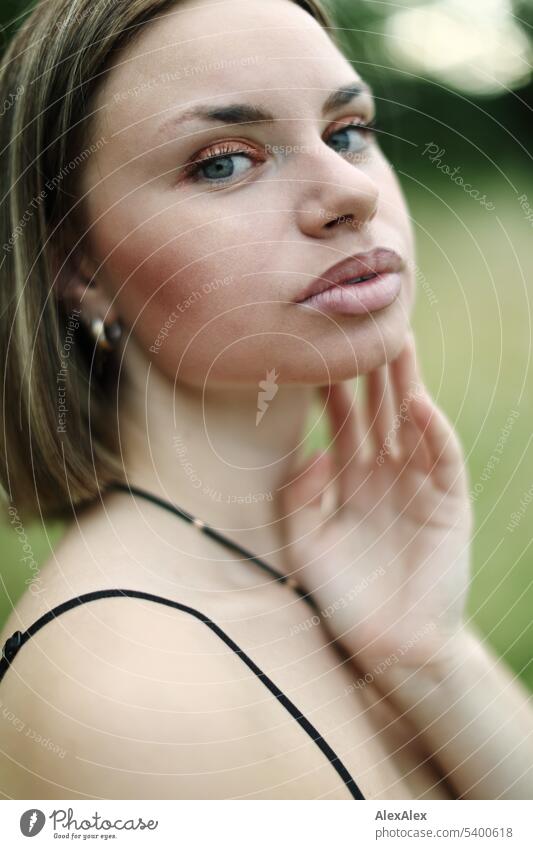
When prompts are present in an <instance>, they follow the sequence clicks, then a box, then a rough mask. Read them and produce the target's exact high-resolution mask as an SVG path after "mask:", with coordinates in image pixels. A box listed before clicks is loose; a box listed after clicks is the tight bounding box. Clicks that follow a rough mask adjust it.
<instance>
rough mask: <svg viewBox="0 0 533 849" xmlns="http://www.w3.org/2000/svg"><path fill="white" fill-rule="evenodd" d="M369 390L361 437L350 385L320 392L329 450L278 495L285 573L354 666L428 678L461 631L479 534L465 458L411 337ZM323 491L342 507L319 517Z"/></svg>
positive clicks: (379, 371) (369, 381)
mask: <svg viewBox="0 0 533 849" xmlns="http://www.w3.org/2000/svg"><path fill="white" fill-rule="evenodd" d="M366 381H367V401H366V408H367V415H366V420H367V424H366V425H364V424H363V416H362V414H361V411H356V410H355V401H354V399H353V397H352V393H351V390H350V389H349V388H348V387H347V385H345V384H342V383H341V384H336V385H334V386H331V387H326V388H324V389H321V390H320V392H321V395H322V397H323V399H324V401H325V405H326V410H327V413H328V416H329V423H330V429H331V448H330V449H329V450H327V451H326V452H324V453H322V454H321V455H320V456H319V457H318V458H317V457H316V456H314V457H312V458H311V459H310V460H309V461H308V462H307V463H305V464H304V465H303V467H302V468H300V469H297V470H295V471H294V472H293V474H292V475H291V480H290V481H288V482H287V484H286V486H285V487H284V489H282V491H281V494H282V502H281V504H282V515H283V519H282V524H283V530H284V535H285V543H286V545H287V553H288V557H289V566H290V569H291V572H292V573H293V575H294V578H295V579H296V580H297V581H298V582H299V584H300V585H301V586H302V587H303V588H304V589H305V590H306V591H307V592H309V593H311V595H312V596H313V598H314V600H315V602H316V603H317V605H318V607H319V608H320V610H321V611H322V618H323V621H324V622H325V624H326V625H327V627H328V629H329V630H330V632H331V634H332V636H333V639H334V640H336V641H338V642H340V643H341V644H342V645H343V647H344V648H345V649H346V650H347V651H348V652H349V654H350V655H351V656H355V655H357V656H358V660H359V661H360V662H362V663H363V665H366V664H367V663H370V662H371V663H375V662H377V661H383V660H387V659H390V658H392V660H391V661H390V662H392V663H397V662H399V663H400V664H401V665H407V666H410V667H412V666H419V665H420V666H422V665H424V664H426V663H430V662H432V660H433V658H435V656H436V653H438V652H439V651H440V652H442V651H445V649H446V646H447V645H451V643H452V639H451V638H452V637H453V636H454V635H455V634H456V633H458V632H459V630H460V628H461V625H462V617H463V610H464V605H465V600H466V592H467V587H468V581H469V558H470V536H471V531H472V513H471V507H470V501H469V499H468V496H467V490H468V481H467V475H466V471H465V467H464V462H463V457H462V449H461V446H460V443H459V440H458V438H457V436H456V434H455V432H454V430H453V428H452V426H451V425H450V423H449V422H448V420H447V419H446V417H445V416H444V414H443V413H442V412H441V411H440V410H439V409H438V407H437V406H436V405H435V403H434V402H433V400H432V399H431V398H430V396H429V394H428V392H427V389H426V388H425V387H424V386H423V384H422V381H421V379H420V375H419V372H418V367H417V363H416V353H415V342H414V337H413V336H412V334H409V336H408V339H407V342H406V345H405V347H404V349H403V350H402V352H401V353H400V355H399V356H398V357H397V358H396V360H394V361H393V362H392V363H390V364H389V365H384V366H382V367H380V368H378V369H376V370H375V371H374V372H372V373H370V374H368V375H367V377H366ZM365 448H366V453H365ZM326 490H327V492H328V494H331V492H332V491H333V493H334V499H335V502H336V504H335V506H334V508H333V509H332V511H331V512H330V515H329V516H327V517H324V515H323V513H321V502H322V497H323V495H324V493H325V491H326Z"/></svg>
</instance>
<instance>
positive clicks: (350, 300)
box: [299, 271, 402, 315]
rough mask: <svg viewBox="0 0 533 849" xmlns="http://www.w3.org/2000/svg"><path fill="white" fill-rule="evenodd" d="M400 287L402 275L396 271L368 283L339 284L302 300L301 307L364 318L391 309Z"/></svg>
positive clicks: (379, 275) (374, 278)
mask: <svg viewBox="0 0 533 849" xmlns="http://www.w3.org/2000/svg"><path fill="white" fill-rule="evenodd" d="M401 288H402V276H401V274H400V273H399V272H397V271H394V272H389V273H388V274H378V275H377V276H376V277H373V278H372V280H367V281H366V283H339V284H338V285H336V286H332V287H331V288H330V289H326V290H325V292H320V293H319V294H318V295H311V297H310V298H306V299H305V301H299V304H300V306H304V307H312V308H313V309H316V310H320V311H321V312H326V313H342V314H343V315H365V314H366V313H369V312H376V310H381V309H383V308H384V307H388V306H389V304H392V303H393V301H395V300H396V298H397V297H398V295H399V294H400V290H401Z"/></svg>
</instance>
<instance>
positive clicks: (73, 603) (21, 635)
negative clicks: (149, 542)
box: [0, 589, 365, 799]
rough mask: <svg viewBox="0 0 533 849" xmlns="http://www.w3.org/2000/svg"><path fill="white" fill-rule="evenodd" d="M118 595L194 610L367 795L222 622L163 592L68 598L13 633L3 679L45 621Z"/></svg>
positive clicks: (0, 662) (353, 787)
mask: <svg viewBox="0 0 533 849" xmlns="http://www.w3.org/2000/svg"><path fill="white" fill-rule="evenodd" d="M117 597H129V598H139V599H144V600H145V601H155V602H158V603H159V604H165V605H167V607H173V608H175V609H176V610H181V611H183V612H184V613H190V614H191V616H194V617H196V619H199V620H200V622H203V623H204V625H207V627H208V628H210V629H211V631H213V633H214V634H216V635H217V637H220V639H221V640H223V641H224V643H226V645H227V646H229V648H230V649H232V651H234V652H235V654H237V655H239V657H240V659H241V660H242V661H243V663H245V664H246V666H247V667H248V668H249V669H250V670H251V671H252V672H253V673H254V675H256V676H257V677H258V678H259V679H260V680H261V681H262V683H263V684H264V685H265V687H266V688H267V689H268V690H270V692H271V693H272V695H274V696H275V697H276V698H277V700H278V701H279V702H280V704H281V705H283V707H284V708H285V709H286V710H287V711H288V712H289V713H290V715H291V716H292V717H293V719H295V720H296V722H297V723H298V724H299V725H300V727H301V728H302V729H303V730H304V731H305V732H306V734H308V736H309V737H311V739H312V740H313V741H314V742H315V743H316V745H317V746H318V748H319V749H320V751H321V752H322V753H323V754H324V755H325V756H326V758H327V759H328V760H329V762H330V764H331V765H332V767H333V768H334V769H335V770H336V772H337V773H338V775H339V776H340V777H341V779H342V780H343V782H344V783H345V785H346V787H347V789H348V790H349V792H350V793H351V795H352V797H353V798H354V799H364V798H365V797H364V796H363V794H362V793H361V791H360V789H359V787H358V786H357V784H356V783H355V781H354V779H353V778H352V776H351V775H350V773H349V772H348V770H347V769H346V767H345V766H344V764H343V763H342V761H341V760H340V758H339V757H338V756H337V755H336V754H335V752H334V751H333V749H332V748H331V746H330V745H329V744H328V743H326V741H325V740H324V738H323V737H322V736H321V735H320V734H319V732H318V731H317V730H316V728H315V727H314V725H312V724H311V722H309V720H308V719H307V718H306V717H305V716H304V715H303V714H302V713H301V711H299V710H298V708H297V707H296V705H295V704H294V703H293V702H291V700H290V699H289V698H288V697H287V696H286V695H285V694H284V693H283V692H282V691H281V690H280V689H279V687H278V686H277V685H276V684H275V683H274V682H273V681H272V680H271V679H270V678H269V677H268V676H267V675H265V673H264V672H263V671H262V670H261V669H260V668H259V667H258V666H257V664H256V663H254V661H253V660H252V659H251V658H250V657H248V655H247V654H246V653H245V652H244V651H243V650H242V649H241V648H239V646H238V645H237V644H236V643H235V642H234V641H233V640H232V639H231V637H229V636H228V635H227V634H226V633H225V631H223V630H222V629H221V628H220V627H219V626H218V625H216V624H215V623H214V622H213V621H212V620H211V619H209V618H208V617H207V616H205V614H203V613H200V611H198V610H195V609H194V608H193V607H188V606H187V605H185V604H180V603H179V602H177V601H171V600H170V599H167V598H163V597H162V596H157V595H152V594H151V593H145V592H141V591H139V590H119V589H115V590H97V591H95V592H92V593H85V594H84V595H81V596H77V597H75V598H71V599H69V600H68V601H65V602H63V603H62V604H59V605H58V606H57V607H54V608H52V610H49V611H48V612H47V613H45V614H44V615H43V616H41V617H40V618H39V619H37V620H36V621H35V622H33V623H32V624H31V625H30V626H29V628H27V630H26V631H16V632H15V633H14V634H13V636H12V637H10V638H9V639H8V640H7V641H6V643H5V646H4V648H3V651H2V658H1V659H0V683H1V681H2V679H3V677H4V675H5V674H6V672H7V670H8V669H9V666H10V664H11V662H12V661H13V659H14V657H15V656H16V655H17V653H18V652H19V650H20V649H21V648H22V646H23V645H24V644H25V643H27V642H28V640H29V639H30V638H31V637H33V635H34V634H36V633H37V631H40V629H41V628H43V627H44V626H45V625H47V624H48V623H49V622H52V620H54V619H55V618H56V617H57V616H60V615H61V614H62V613H65V612H66V611H67V610H71V609H72V608H74V607H77V606H79V605H81V604H85V603H86V602H89V601H97V600H98V599H101V598H117Z"/></svg>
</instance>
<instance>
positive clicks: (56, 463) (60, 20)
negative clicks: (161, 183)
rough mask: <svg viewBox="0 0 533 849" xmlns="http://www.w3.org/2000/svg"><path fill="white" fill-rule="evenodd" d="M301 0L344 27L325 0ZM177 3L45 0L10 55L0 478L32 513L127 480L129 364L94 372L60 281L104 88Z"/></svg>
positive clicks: (77, 227) (2, 137)
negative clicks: (121, 415)
mask: <svg viewBox="0 0 533 849" xmlns="http://www.w3.org/2000/svg"><path fill="white" fill-rule="evenodd" d="M267 1H268V0H265V2H267ZM292 2H295V3H297V5H299V6H301V7H302V8H304V9H305V10H306V11H308V12H309V13H311V14H312V15H313V17H314V18H315V19H316V20H317V21H318V22H319V23H320V24H321V25H322V26H323V27H324V28H326V29H328V30H330V29H331V28H332V22H331V20H330V18H329V15H328V13H327V12H326V11H325V10H324V8H323V7H322V6H321V4H320V2H319V0H292ZM178 4H179V0H96V2H95V0H48V2H40V3H38V4H37V6H36V7H34V9H33V10H32V12H31V14H29V16H28V17H27V18H26V20H25V21H24V23H23V24H22V26H21V27H20V29H19V30H18V32H17V33H16V35H15V36H14V38H13V40H12V41H11V43H10V45H9V48H8V50H7V51H6V53H5V54H4V56H3V57H2V68H1V70H0V107H1V108H0V111H1V112H2V120H1V121H0V189H1V204H2V206H1V215H0V262H1V264H0V321H1V326H0V362H1V363H3V373H2V378H3V379H2V396H1V402H0V411H1V424H2V427H1V432H0V485H1V487H2V488H3V490H4V492H5V494H6V495H7V496H8V498H9V499H10V501H11V502H12V503H13V504H14V505H15V506H16V508H17V510H18V511H19V513H21V514H23V515H25V516H26V517H30V518H31V517H33V516H41V517H42V518H51V517H66V516H68V515H69V514H71V513H72V509H73V508H74V507H75V506H76V505H80V504H82V503H84V502H89V501H92V500H93V499H94V498H95V497H97V496H98V493H99V492H100V490H101V489H105V487H106V486H107V485H109V483H110V482H111V481H113V480H123V479H124V472H123V469H122V466H121V463H120V457H119V451H118V428H117V422H116V421H115V420H114V419H113V416H114V415H116V403H115V402H116V392H117V387H118V363H117V362H115V361H114V357H113V355H110V357H109V358H108V360H107V361H106V365H105V369H103V370H102V374H101V375H100V374H95V371H94V367H93V366H94V356H95V343H94V341H91V338H90V335H89V334H84V333H83V331H82V332H80V321H79V314H78V315H77V314H76V313H71V314H70V315H68V314H67V312H66V310H65V306H64V304H62V302H61V301H60V299H58V298H57V297H56V292H57V281H58V279H59V277H60V274H67V272H68V269H69V268H71V267H73V265H74V264H75V262H76V256H77V251H76V249H77V247H78V243H79V241H80V239H79V236H78V234H79V233H83V232H85V230H84V227H83V224H84V222H83V213H82V209H81V208H80V201H79V199H78V196H77V191H76V189H77V185H78V182H77V181H78V179H79V176H80V173H79V172H80V171H81V170H82V167H83V163H84V162H85V161H86V160H87V159H88V158H89V157H90V156H91V155H92V154H93V153H94V152H95V150H96V149H97V146H98V144H99V142H98V141H97V142H96V144H92V145H88V143H87V140H88V139H90V138H91V135H90V132H89V125H90V119H91V109H90V104H91V100H92V98H93V95H94V94H95V92H96V90H97V89H98V87H99V86H100V85H101V84H102V82H103V80H104V78H105V72H106V70H107V68H108V67H109V63H110V60H111V59H112V58H114V57H115V56H116V54H117V52H118V51H119V50H120V49H121V48H123V47H125V46H126V44H130V43H131V42H132V40H133V39H134V38H135V36H136V35H137V34H138V33H139V32H140V31H141V30H142V26H143V24H145V23H146V22H148V21H151V20H153V19H154V18H155V17H156V16H157V15H158V14H159V13H163V12H165V11H166V10H167V9H168V8H170V7H173V6H176V5H178ZM79 166H81V167H79ZM58 402H59V403H58ZM67 411H68V427H65V426H64V419H65V416H66V415H67ZM62 424H63V426H62Z"/></svg>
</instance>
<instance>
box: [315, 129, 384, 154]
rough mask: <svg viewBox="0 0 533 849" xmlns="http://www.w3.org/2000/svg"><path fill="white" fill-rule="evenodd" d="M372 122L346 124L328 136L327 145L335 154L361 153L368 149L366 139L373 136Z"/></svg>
mask: <svg viewBox="0 0 533 849" xmlns="http://www.w3.org/2000/svg"><path fill="white" fill-rule="evenodd" d="M374 126H375V125H374V122H371V123H368V124H346V126H345V127H341V128H340V129H339V130H335V131H334V132H333V133H331V134H330V135H329V137H328V138H327V140H326V144H329V145H330V147H332V148H333V150H336V151H337V153H361V152H362V151H363V150H365V149H366V148H367V147H368V137H369V136H370V135H372V134H373V130H374Z"/></svg>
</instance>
